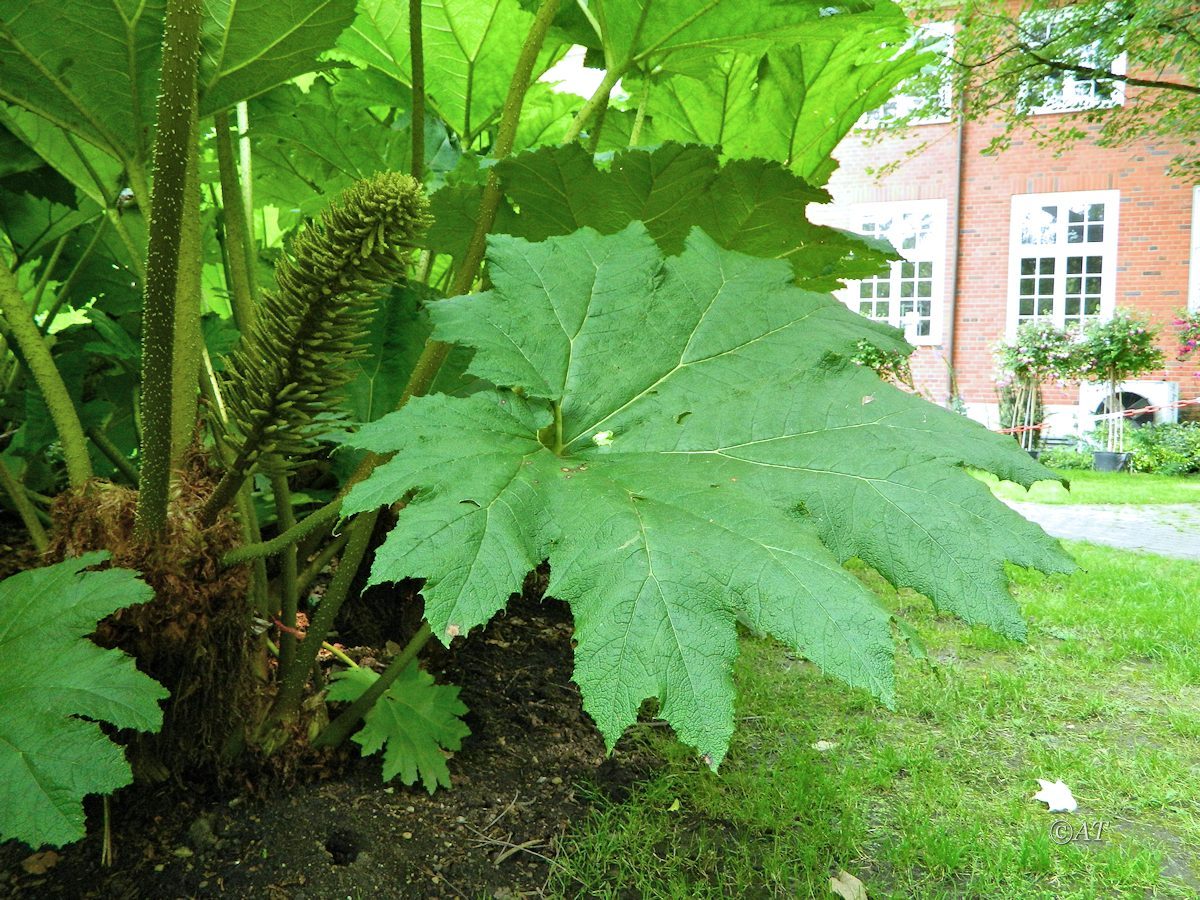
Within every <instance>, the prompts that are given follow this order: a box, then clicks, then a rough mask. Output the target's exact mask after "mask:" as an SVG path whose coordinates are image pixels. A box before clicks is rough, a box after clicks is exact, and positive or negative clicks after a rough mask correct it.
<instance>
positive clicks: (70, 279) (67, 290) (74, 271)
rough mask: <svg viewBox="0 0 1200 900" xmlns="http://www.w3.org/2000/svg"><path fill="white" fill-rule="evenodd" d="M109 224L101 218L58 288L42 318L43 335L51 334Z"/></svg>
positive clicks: (39, 328)
mask: <svg viewBox="0 0 1200 900" xmlns="http://www.w3.org/2000/svg"><path fill="white" fill-rule="evenodd" d="M107 224H108V219H105V218H101V219H100V220H99V221H98V222H97V223H96V229H95V231H93V232H92V239H91V240H90V241H88V245H87V246H86V247H84V248H83V253H81V254H80V255H79V259H77V260H76V261H75V265H74V266H72V267H71V271H70V272H68V273H67V277H66V278H64V279H63V281H62V284H60V285H59V286H58V291H57V292H56V293H55V296H54V302H53V303H52V304H50V309H48V310H47V311H46V315H45V316H44V317H43V318H42V324H41V325H40V326H39V327H38V330H39V331H41V333H42V334H48V333H49V331H50V326H51V325H53V324H54V320H55V318H57V316H58V311H59V310H60V309H62V306H63V304H64V303H66V301H67V297H69V296H70V294H71V288H72V287H73V286H74V285H75V279H76V278H77V277H78V275H79V273H80V271H82V269H83V266H84V263H86V262H87V261H88V258H89V257H90V256H91V255H92V251H93V250H94V249H95V248H96V244H97V243H99V241H100V237H101V235H103V234H104V228H105V226H106V225H107Z"/></svg>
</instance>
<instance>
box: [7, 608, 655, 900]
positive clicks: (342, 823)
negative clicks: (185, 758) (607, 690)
mask: <svg viewBox="0 0 1200 900" xmlns="http://www.w3.org/2000/svg"><path fill="white" fill-rule="evenodd" d="M570 638H571V622H570V614H569V611H568V610H567V608H566V606H565V605H564V604H562V603H559V602H558V601H555V600H545V601H537V600H534V599H529V598H523V599H520V600H515V601H513V603H512V604H510V607H509V610H508V612H507V613H506V614H501V615H499V616H498V617H497V618H496V619H495V620H494V621H493V622H492V624H491V625H489V626H488V628H487V629H485V630H484V631H482V632H477V633H475V634H473V635H471V636H470V638H469V639H468V640H466V641H460V642H457V643H456V646H455V650H454V651H453V652H448V653H443V654H440V655H438V656H435V657H434V669H435V671H436V673H437V674H438V680H439V681H442V682H448V683H455V684H460V685H462V698H463V700H464V701H465V702H466V704H467V705H468V706H469V707H470V709H471V713H470V715H469V717H468V720H467V722H468V724H469V726H470V728H471V732H472V733H471V736H470V737H469V738H468V739H467V740H466V742H465V744H464V747H463V749H462V751H461V752H459V753H458V754H456V755H455V757H454V758H453V759H452V760H451V761H450V770H451V773H452V775H453V781H454V787H453V789H452V790H449V791H439V792H438V793H437V794H435V795H434V796H432V797H431V796H429V795H427V794H426V793H425V791H424V790H422V789H421V788H420V787H419V786H418V787H416V788H406V787H404V786H403V785H400V784H398V783H396V784H394V785H389V786H384V785H383V784H382V783H381V781H380V774H379V773H380V764H379V761H378V758H375V759H365V760H362V759H358V758H357V748H355V749H354V750H353V752H352V753H347V754H346V756H345V759H344V761H343V762H342V763H341V764H340V765H339V764H337V763H336V762H335V765H334V771H332V773H331V772H330V770H329V769H328V768H326V769H325V770H324V772H323V775H324V777H322V778H320V779H317V778H315V777H314V778H311V779H310V780H308V781H307V782H305V781H303V780H300V781H299V783H298V782H297V781H295V780H293V781H291V782H290V783H281V782H278V781H277V780H273V779H271V778H269V777H258V778H257V779H255V781H254V782H253V783H248V784H247V785H246V789H245V790H244V791H242V792H240V793H237V794H235V795H231V794H228V793H227V794H225V795H224V796H217V795H215V794H214V793H213V792H212V791H211V790H210V789H198V788H195V787H192V788H191V789H188V788H181V787H179V786H160V787H158V788H153V789H150V788H137V787H135V788H131V789H127V790H125V791H123V792H121V793H119V794H118V795H117V796H116V797H115V798H114V799H113V800H112V803H111V807H112V812H111V818H112V835H113V843H114V846H115V852H116V859H115V863H114V865H113V866H112V867H111V868H107V869H104V868H101V867H100V864H99V860H100V852H101V838H100V830H101V828H100V826H101V814H100V804H99V802H92V801H89V803H88V809H89V820H88V827H89V835H88V837H87V838H86V839H85V840H83V841H80V842H79V843H76V844H72V845H70V846H68V847H66V848H63V849H61V850H59V851H58V857H57V860H56V861H54V860H52V861H54V865H53V867H52V868H50V869H49V870H48V871H46V872H44V873H41V874H35V873H30V872H28V871H26V866H27V865H29V864H30V862H31V861H30V852H29V849H28V848H27V847H23V846H21V845H17V844H13V843H10V844H7V845H4V846H2V847H0V895H7V896H16V897H23V898H25V897H27V898H33V897H70V898H73V900H74V898H90V897H103V898H135V897H136V898H143V897H144V898H155V900H162V898H174V897H247V898H251V897H252V898H289V900H291V898H313V900H317V898H321V900H327V898H340V897H351V898H359V897H362V898H368V897H369V898H379V897H382V898H388V897H396V898H403V897H421V898H437V897H455V898H459V897H471V898H475V897H481V896H482V897H496V898H508V897H520V896H541V895H543V888H544V885H545V884H546V880H547V877H548V875H549V873H550V866H551V865H552V864H553V863H552V860H553V858H554V854H555V847H556V843H557V841H558V840H559V838H560V836H561V835H562V834H563V832H564V830H565V829H566V828H567V827H568V825H570V824H571V823H572V822H578V821H579V820H580V819H581V818H582V817H583V816H585V815H586V813H587V812H588V806H589V799H588V798H589V797H595V796H609V797H613V798H615V799H620V798H621V797H623V795H624V794H626V793H627V791H628V787H629V785H630V783H632V782H634V781H636V780H638V779H639V778H640V777H642V776H643V775H644V774H645V773H646V771H647V769H648V767H649V766H650V765H651V761H650V757H649V756H648V755H647V753H646V752H645V751H643V750H641V749H639V748H638V747H637V746H635V745H633V744H630V746H629V748H628V749H625V746H624V743H623V744H622V745H621V746H620V747H618V749H617V751H616V752H615V754H614V756H613V757H611V758H606V755H605V752H604V746H603V743H602V741H601V739H600V736H599V734H598V733H597V731H596V729H595V726H594V725H593V723H592V722H591V720H590V719H589V718H588V717H587V715H586V714H585V713H584V712H583V710H582V708H581V706H580V699H579V692H578V689H577V688H576V687H575V685H574V684H573V683H571V659H572V656H571V647H570ZM35 868H36V867H35Z"/></svg>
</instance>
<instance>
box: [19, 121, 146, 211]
mask: <svg viewBox="0 0 1200 900" xmlns="http://www.w3.org/2000/svg"><path fill="white" fill-rule="evenodd" d="M0 122H3V123H4V125H5V127H7V128H8V129H9V130H10V131H12V133H13V134H15V135H16V136H18V137H19V138H20V139H21V140H22V141H23V142H24V143H25V144H26V146H28V147H29V148H31V149H32V150H33V151H34V152H36V153H37V155H39V156H40V157H41V158H42V159H44V160H45V161H46V163H47V164H48V165H50V166H52V167H53V168H54V170H55V171H57V172H58V173H59V174H61V175H62V176H63V177H64V178H66V179H67V180H68V181H69V182H71V184H73V185H74V186H75V187H76V188H78V189H79V192H80V193H81V194H83V195H84V196H85V197H88V198H89V199H90V200H92V202H94V203H96V204H97V205H100V206H110V205H111V204H112V203H113V201H114V200H116V198H117V194H118V193H120V190H121V188H122V187H123V186H124V175H123V169H122V166H121V163H120V162H119V161H118V160H117V159H116V157H114V156H112V155H110V154H109V153H107V152H105V151H103V150H99V149H97V148H96V147H94V146H93V145H91V144H88V143H86V142H84V141H81V140H78V139H77V138H75V137H74V136H73V135H72V133H71V132H70V131H68V130H67V129H65V128H61V127H60V126H58V125H55V124H54V123H53V122H51V121H49V120H48V119H44V118H42V117H41V116H39V115H37V114H36V113H33V112H30V111H29V110H27V109H23V108H21V107H20V106H15V105H11V104H0Z"/></svg>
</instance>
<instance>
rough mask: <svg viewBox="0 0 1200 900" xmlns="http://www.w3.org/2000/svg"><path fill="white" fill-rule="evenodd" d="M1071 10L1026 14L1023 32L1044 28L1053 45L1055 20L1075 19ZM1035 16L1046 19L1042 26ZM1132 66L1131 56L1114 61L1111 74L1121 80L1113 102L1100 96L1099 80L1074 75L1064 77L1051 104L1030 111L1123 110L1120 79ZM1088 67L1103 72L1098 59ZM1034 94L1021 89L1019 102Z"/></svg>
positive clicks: (1123, 55)
mask: <svg viewBox="0 0 1200 900" xmlns="http://www.w3.org/2000/svg"><path fill="white" fill-rule="evenodd" d="M1070 9H1071V8H1070V7H1069V6H1063V7H1059V8H1058V9H1054V10H1043V11H1040V12H1038V13H1036V14H1033V13H1025V14H1024V15H1022V17H1021V18H1022V20H1023V21H1022V22H1021V28H1022V30H1027V29H1029V30H1031V29H1032V28H1033V27H1034V26H1035V25H1037V24H1041V25H1043V26H1044V27H1045V28H1046V29H1047V38H1046V41H1047V42H1049V40H1050V37H1049V35H1050V32H1051V31H1052V30H1053V28H1054V21H1055V19H1058V20H1060V21H1062V20H1064V18H1065V17H1067V16H1070V15H1071V13H1070ZM1035 15H1036V19H1042V22H1040V23H1038V22H1037V21H1036V19H1035V18H1034V17H1035ZM1098 44H1099V42H1097V45H1096V49H1097V50H1098V49H1099V47H1098ZM1128 62H1129V54H1127V53H1121V54H1118V55H1117V56H1116V58H1114V59H1113V62H1112V65H1111V66H1109V69H1108V71H1109V73H1110V74H1111V75H1113V76H1114V77H1117V78H1118V80H1117V81H1115V82H1114V83H1113V92H1112V96H1111V97H1109V98H1101V97H1098V96H1096V94H1095V87H1096V81H1097V80H1096V79H1095V78H1083V77H1076V76H1074V75H1072V74H1071V73H1070V72H1064V73H1062V78H1063V83H1062V91H1061V92H1059V93H1058V94H1056V95H1055V96H1054V97H1053V99H1051V100H1050V102H1048V103H1043V104H1041V105H1038V106H1030V107H1029V108H1028V110H1026V111H1027V112H1028V113H1030V114H1031V115H1035V116H1042V115H1058V114H1060V113H1072V112H1083V111H1085V110H1089V109H1111V108H1112V107H1114V106H1123V105H1124V104H1125V82H1124V80H1121V79H1120V76H1122V75H1124V74H1125V71H1126V67H1127V65H1128ZM1086 64H1087V65H1090V66H1094V67H1096V68H1100V60H1099V59H1098V58H1096V59H1094V60H1089V61H1086ZM1085 85H1090V90H1087V91H1085V90H1083V87H1084V86H1085ZM1032 90H1033V87H1032V86H1031V85H1029V84H1023V85H1021V91H1020V96H1019V100H1020V101H1021V103H1022V105H1024V104H1025V103H1026V102H1027V101H1028V96H1029V94H1030V92H1031V91H1032ZM1072 92H1074V96H1073V97H1072V96H1069V94H1070V93H1072Z"/></svg>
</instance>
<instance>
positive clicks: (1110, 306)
mask: <svg viewBox="0 0 1200 900" xmlns="http://www.w3.org/2000/svg"><path fill="white" fill-rule="evenodd" d="M1095 204H1103V205H1104V218H1103V239H1102V240H1100V241H1090V240H1088V229H1089V225H1090V224H1095V223H1089V222H1088V221H1086V218H1085V221H1082V222H1072V221H1070V213H1071V211H1072V210H1081V209H1083V208H1085V207H1090V206H1093V205H1095ZM1050 206H1053V207H1056V208H1057V212H1056V214H1055V221H1054V222H1053V223H1052V224H1049V225H1047V226H1045V230H1046V231H1047V232H1049V233H1051V234H1052V235H1053V236H1054V241H1053V242H1052V243H1051V242H1047V243H1038V244H1027V243H1023V242H1022V234H1023V224H1024V222H1025V217H1026V215H1027V214H1028V213H1031V212H1035V211H1036V210H1038V209H1041V208H1044V207H1050ZM1120 210H1121V192H1120V191H1117V190H1108V191H1061V192H1058V193H1051V194H1014V195H1013V197H1012V218H1011V224H1010V229H1009V238H1008V309H1007V314H1006V317H1005V320H1006V327H1005V335H1006V337H1007V339H1008V340H1010V341H1011V340H1013V339H1014V338H1015V337H1016V334H1017V326H1018V325H1019V324H1020V322H1021V315H1020V303H1021V293H1022V284H1021V282H1022V279H1023V278H1024V279H1030V278H1033V279H1034V280H1035V281H1043V280H1047V279H1052V281H1053V284H1052V290H1051V293H1050V297H1051V312H1050V313H1049V314H1048V315H1045V316H1036V315H1035V318H1034V319H1030V320H1029V321H1037V320H1041V319H1049V320H1050V321H1052V322H1053V323H1054V324H1055V325H1056V326H1058V327H1059V328H1063V327H1067V326H1068V323H1066V321H1065V320H1066V299H1067V290H1066V288H1067V280H1068V278H1072V277H1080V278H1083V279H1086V278H1087V272H1086V268H1087V265H1088V263H1087V260H1088V259H1089V258H1090V257H1095V256H1100V257H1101V260H1102V262H1101V270H1100V272H1099V273H1097V274H1098V275H1099V277H1100V290H1099V291H1098V292H1097V293H1098V294H1099V298H1100V310H1099V313H1098V314H1097V318H1098V319H1099V321H1107V320H1108V319H1110V318H1112V315H1113V310H1114V309H1115V308H1116V297H1117V239H1118V235H1119V231H1118V229H1119V225H1120V222H1119V220H1120ZM1064 212H1065V213H1066V214H1065V215H1064V214H1063V213H1064ZM1084 215H1085V217H1086V215H1087V213H1086V212H1085V213H1084ZM1072 228H1080V229H1082V233H1083V236H1084V240H1083V241H1077V242H1072V241H1070V240H1069V232H1070V229H1072ZM1083 250H1086V252H1083V253H1081V252H1080V251H1083ZM1031 254H1032V255H1034V256H1035V257H1036V258H1037V259H1050V260H1053V261H1054V266H1053V272H1052V273H1047V274H1036V275H1030V274H1028V273H1022V271H1021V260H1022V259H1023V258H1027V257H1029V256H1030V255H1031ZM1072 258H1074V259H1080V258H1082V260H1083V262H1082V264H1081V265H1082V268H1083V270H1084V271H1082V272H1069V271H1068V268H1069V265H1068V260H1069V259H1072ZM1040 287H1041V285H1040V284H1038V285H1036V288H1038V289H1040ZM1082 290H1084V291H1086V287H1084V288H1082ZM1084 299H1085V298H1084V297H1082V296H1081V298H1080V303H1081V307H1082V304H1083V303H1084ZM1083 312H1084V310H1083V308H1081V310H1080V313H1081V314H1083ZM1035 313H1036V311H1035ZM1070 324H1072V325H1073V324H1074V323H1070Z"/></svg>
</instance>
